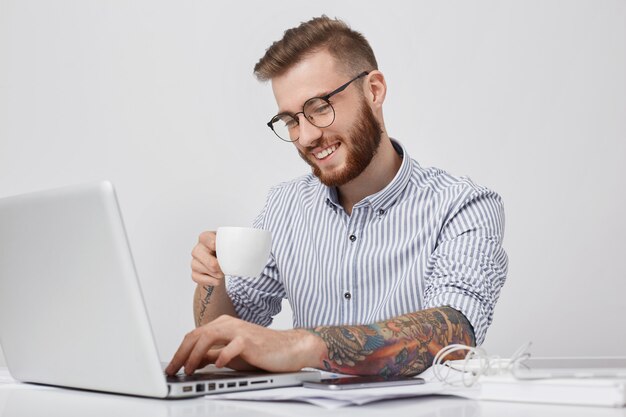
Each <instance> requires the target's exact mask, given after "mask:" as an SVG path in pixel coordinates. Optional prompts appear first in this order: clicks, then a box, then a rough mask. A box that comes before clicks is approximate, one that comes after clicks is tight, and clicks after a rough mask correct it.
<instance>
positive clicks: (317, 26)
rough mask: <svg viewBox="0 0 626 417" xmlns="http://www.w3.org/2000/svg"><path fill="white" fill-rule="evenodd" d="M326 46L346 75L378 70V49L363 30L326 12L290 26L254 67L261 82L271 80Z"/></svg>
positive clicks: (255, 73)
mask: <svg viewBox="0 0 626 417" xmlns="http://www.w3.org/2000/svg"><path fill="white" fill-rule="evenodd" d="M323 49H325V50H327V51H328V52H330V54H331V55H332V56H333V57H334V58H335V59H336V61H337V63H338V64H339V68H340V70H341V71H344V72H346V73H347V74H346V75H349V76H352V75H354V74H356V73H358V72H360V71H372V70H375V69H378V63H377V62H376V57H375V56H374V51H372V47H371V46H370V44H369V43H368V42H367V39H365V37H364V36H363V35H362V34H361V33H359V32H357V31H354V30H352V29H350V27H349V26H348V25H347V24H346V23H345V22H343V21H341V20H339V19H331V18H329V17H328V16H325V15H322V16H320V17H316V18H313V19H311V20H309V21H308V22H302V23H301V24H300V26H298V27H295V28H291V29H287V30H286V31H285V33H284V35H283V38H282V39H280V40H279V41H276V42H274V43H273V44H272V45H271V46H270V47H269V48H268V49H267V50H266V51H265V55H263V57H262V58H261V59H260V60H259V62H257V64H256V65H255V66H254V75H255V76H256V77H257V79H258V80H259V81H268V80H271V79H272V78H274V77H277V76H280V75H282V74H284V73H285V72H286V71H287V70H288V69H289V68H291V67H292V66H294V65H295V64H297V63H298V62H300V61H302V60H303V59H304V58H306V57H307V56H308V55H311V54H313V53H315V52H317V51H320V50H323Z"/></svg>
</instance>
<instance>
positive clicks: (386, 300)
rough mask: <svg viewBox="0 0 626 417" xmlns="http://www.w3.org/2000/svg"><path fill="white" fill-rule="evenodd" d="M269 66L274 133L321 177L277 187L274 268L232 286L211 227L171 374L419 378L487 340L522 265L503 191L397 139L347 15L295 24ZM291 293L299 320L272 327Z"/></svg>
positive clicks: (367, 54) (267, 58)
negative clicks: (510, 272) (189, 325)
mask: <svg viewBox="0 0 626 417" xmlns="http://www.w3.org/2000/svg"><path fill="white" fill-rule="evenodd" d="M254 72H255V75H256V76H257V78H258V79H259V80H262V81H271V85H272V90H273V93H274V97H275V99H276V103H277V105H278V112H277V114H276V115H275V116H273V117H272V118H271V119H270V121H269V122H268V126H269V128H270V129H271V130H272V131H273V133H272V134H273V135H275V136H277V137H278V138H279V139H280V140H283V141H286V142H291V143H293V145H294V146H295V147H296V149H297V151H298V153H299V155H300V157H301V158H302V159H304V161H306V163H307V164H309V165H310V167H311V170H312V173H310V174H308V175H305V176H303V177H301V178H298V179H295V180H292V181H290V182H286V183H283V184H280V185H278V186H276V187H274V188H273V189H272V190H270V192H269V195H268V197H267V202H266V204H265V207H264V208H263V209H262V211H261V213H260V214H259V216H258V217H257V219H256V220H255V223H254V226H255V227H257V228H263V229H267V230H270V231H271V232H272V240H273V242H272V250H271V255H270V258H269V260H268V263H267V265H266V267H265V270H264V271H263V273H262V274H261V275H260V276H258V277H229V279H228V281H225V276H224V274H223V272H222V270H221V268H220V266H219V262H218V260H217V258H216V254H215V233H214V232H204V233H202V234H201V235H200V238H199V242H198V244H197V245H196V246H195V248H194V249H193V252H192V258H193V259H192V265H191V266H192V278H193V280H194V281H195V282H196V283H197V284H198V285H197V289H196V293H195V295H194V313H195V319H196V325H197V327H196V329H195V330H193V331H191V332H190V333H188V334H187V336H186V337H185V339H184V340H183V342H182V344H181V346H180V348H179V349H178V351H177V352H176V354H175V356H174V358H173V359H172V362H171V363H170V365H169V367H168V368H167V370H166V372H167V373H168V374H170V375H173V374H175V373H176V372H177V371H178V370H179V369H180V368H181V367H183V366H184V369H185V372H186V373H187V374H191V373H193V372H194V371H195V370H196V369H199V368H200V367H203V366H205V365H207V364H210V363H214V364H215V365H217V366H218V367H223V366H228V367H231V368H235V369H244V368H249V367H253V368H260V369H264V370H268V371H275V372H287V371H295V370H299V369H301V368H304V367H313V368H318V369H323V370H328V371H335V372H341V373H348V374H360V375H371V374H378V375H384V376H392V375H415V374H418V373H420V372H422V371H424V369H426V368H427V367H429V366H430V365H431V364H432V360H433V357H434V356H435V355H436V354H437V352H438V351H439V350H440V349H441V348H443V347H445V346H447V345H449V344H453V343H461V344H465V345H470V346H474V345H478V344H480V343H482V342H483V340H484V339H485V334H486V332H487V328H488V327H489V325H490V324H491V322H492V319H493V311H494V307H495V304H496V301H497V299H498V297H499V294H500V289H501V287H502V285H503V284H504V281H505V278H506V272H507V264H508V260H507V256H506V253H505V252H504V250H503V248H502V245H501V244H502V239H503V234H504V211H503V206H502V202H501V199H500V197H499V196H498V195H497V194H496V193H494V192H492V191H490V190H488V189H487V188H485V187H481V186H479V185H476V184H475V183H473V182H472V181H471V180H470V179H468V178H465V177H454V176H452V175H450V174H448V173H446V172H445V171H442V170H440V169H436V168H423V167H421V166H420V165H419V164H418V163H417V162H416V161H415V160H413V159H411V158H410V157H409V155H408V153H407V150H406V149H405V148H404V147H403V146H402V144H401V143H400V142H399V141H398V140H394V139H391V138H390V137H389V136H388V134H387V129H386V126H385V122H384V119H383V103H384V101H385V95H386V93H387V86H386V82H385V77H384V76H383V74H382V72H380V71H379V70H378V64H377V62H376V58H375V56H374V53H373V51H372V48H371V47H370V45H369V43H368V42H367V40H366V39H365V37H364V36H363V35H362V34H360V33H358V32H356V31H354V30H352V29H351V28H350V27H348V26H347V25H346V24H345V23H344V22H342V21H340V20H337V19H330V18H328V17H326V16H322V17H319V18H314V19H312V20H310V21H308V22H304V23H302V24H301V25H299V26H298V27H295V28H292V29H289V30H287V31H286V32H285V34H284V36H283V38H282V39H281V40H279V41H277V42H275V43H274V44H272V45H271V46H270V47H269V48H268V50H267V51H266V53H265V55H264V56H263V57H262V58H261V60H260V61H259V62H258V63H257V64H256V66H255V68H254ZM268 133H271V132H268ZM284 298H286V299H287V300H288V301H289V303H290V305H291V308H292V310H293V324H294V328H293V329H290V330H273V329H269V328H268V327H267V326H269V325H270V324H271V323H272V318H273V317H274V316H275V315H276V314H277V313H278V312H279V311H280V308H281V302H282V300H283V299H284Z"/></svg>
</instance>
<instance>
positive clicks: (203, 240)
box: [198, 231, 217, 255]
mask: <svg viewBox="0 0 626 417" xmlns="http://www.w3.org/2000/svg"><path fill="white" fill-rule="evenodd" d="M216 236H217V235H216V233H215V232H213V231H209V232H202V233H200V236H199V237H198V243H200V244H202V245H204V246H206V247H207V248H208V249H209V250H210V251H211V252H212V253H213V255H215V237H216Z"/></svg>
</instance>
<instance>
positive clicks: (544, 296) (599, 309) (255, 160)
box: [0, 0, 626, 364]
mask: <svg viewBox="0 0 626 417" xmlns="http://www.w3.org/2000/svg"><path fill="white" fill-rule="evenodd" d="M322 13H325V14H327V15H329V16H331V17H334V16H337V17H340V18H343V19H344V20H346V21H347V22H348V23H349V24H350V25H351V26H352V27H353V28H354V29H356V30H359V31H362V32H363V33H364V34H365V35H366V37H367V38H368V39H369V41H370V42H371V44H372V46H373V48H374V50H375V52H376V54H377V58H378V61H379V65H380V69H381V70H382V71H383V73H384V74H385V75H386V77H387V82H388V88H389V91H388V94H387V102H386V105H385V118H386V125H387V128H388V131H389V132H390V135H391V136H392V137H396V138H398V139H400V140H401V141H402V142H403V143H404V144H405V146H406V147H407V148H408V151H409V153H410V155H411V156H412V157H413V158H415V159H417V160H418V161H419V162H420V163H421V164H422V165H423V166H438V167H440V168H444V169H446V170H448V171H449V172H451V173H453V174H457V175H464V174H465V175H469V176H470V177H471V178H472V179H474V180H475V181H476V182H478V183H481V184H483V185H486V186H488V187H490V188H492V189H495V190H496V191H498V192H499V193H500V194H501V195H502V196H503V198H504V202H505V206H506V214H507V225H506V237H505V248H506V249H507V251H508V254H509V257H510V269H509V277H508V281H507V283H506V285H505V287H504V289H503V292H502V295H501V298H500V302H499V304H498V307H497V309H496V313H495V321H494V324H493V326H492V328H491V330H490V332H489V334H488V336H487V342H486V344H485V346H486V347H487V349H488V350H489V352H490V353H495V354H500V355H508V354H510V353H512V351H513V350H515V348H517V347H518V346H519V345H521V344H522V343H524V342H526V341H528V340H532V341H534V345H533V350H532V351H533V352H534V353H535V354H543V355H558V354H566V355H608V354H622V355H624V354H626V331H624V325H623V317H624V310H625V309H624V307H623V298H624V295H625V294H626V267H625V263H624V262H623V259H624V256H625V255H626V254H625V253H624V249H625V248H626V245H625V244H624V236H626V221H625V220H624V219H625V216H624V213H623V211H624V208H623V207H624V202H625V201H624V194H625V192H624V189H625V188H626V187H625V182H626V181H625V178H626V149H625V148H626V140H625V139H626V138H625V136H626V75H625V74H626V2H624V1H597V0H589V1H580V0H578V1H546V0H541V1H464V0H463V1H461V0H459V1H446V2H441V1H428V2H424V1H419V2H417V1H410V2H409V1H406V2H398V1H396V2H394V1H388V2H371V3H368V2H365V1H363V0H358V1H342V2H336V1H315V2H294V1H275V0H271V1H252V0H250V1H222V2H211V1H208V0H205V1H187V0H183V1H162V0H158V1H154V0H131V1H121V0H120V1H107V0H97V1H96V0H74V1H69V0H63V1H54V2H51V1H46V0H19V1H18V0H0V197H1V196H6V195H11V194H17V193H22V192H27V191H33V190H38V189H43V188H48V187H57V186H63V185H69V184H76V183H82V182H87V181H94V180H99V179H104V178H107V179H110V180H112V181H113V182H114V183H115V184H116V186H117V191H118V197H119V198H120V204H121V207H122V210H123V213H124V216H125V220H126V225H127V228H128V234H129V238H130V242H131V245H132V248H133V251H134V254H135V260H136V264H137V269H138V271H139V274H140V280H141V285H142V288H143V291H144V295H145V298H146V302H147V306H148V310H149V314H150V317H151V321H152V325H153V328H154V331H155V333H156V337H157V343H158V347H159V350H160V354H161V356H162V358H163V360H167V359H169V357H170V355H171V354H172V353H173V352H174V350H175V348H176V347H177V345H178V343H179V341H180V338H181V337H182V335H183V334H184V333H185V332H186V331H188V330H189V329H191V327H192V326H193V321H192V309H191V296H192V292H193V288H194V286H193V283H192V281H191V279H190V271H189V261H190V251H191V248H192V247H193V245H194V243H195V240H196V237H197V235H198V233H199V232H201V231H202V230H205V229H214V228H216V227H217V226H219V225H247V224H250V223H251V221H252V219H253V218H254V217H255V215H256V214H257V212H258V211H259V209H260V208H261V206H262V204H263V202H264V198H265V195H266V192H267V190H268V188H269V187H270V186H271V185H273V184H276V183H278V182H281V181H284V180H288V179H291V178H293V177H296V176H299V175H301V174H303V173H305V172H307V170H308V168H307V166H305V165H304V163H303V162H302V161H301V160H300V158H299V157H298V156H297V154H296V152H295V150H294V149H293V147H292V145H289V144H285V143H281V142H280V141H278V140H277V139H276V138H274V137H273V136H272V134H271V132H270V131H269V130H268V129H267V128H266V127H265V125H264V124H265V122H266V121H267V120H268V119H269V117H270V116H271V115H272V114H273V113H274V112H275V109H276V107H275V103H274V100H273V96H272V94H271V90H270V87H269V85H267V84H261V83H258V82H257V81H256V80H255V79H254V77H253V76H252V68H253V66H254V64H255V63H256V61H257V60H258V59H259V58H260V57H261V56H262V54H263V52H264V50H265V49H266V48H267V47H268V46H269V45H270V44H271V42H273V41H275V40H277V39H279V38H280V36H281V35H282V32H283V31H284V30H285V29H287V28H289V27H292V26H295V25H297V24H298V23H299V22H300V21H303V20H308V19H310V18H311V17H313V16H318V15H320V14H322ZM32 240H33V261H34V262H36V259H37V247H39V246H41V245H46V244H48V242H42V241H39V240H38V239H37V236H32ZM42 279H45V277H42ZM110 301H111V303H112V304H115V300H110ZM25 302H27V300H25ZM33 308H34V309H36V308H37V306H33ZM42 314H45V312H44V311H42ZM16 319H17V318H16ZM290 320H291V319H290V312H289V310H288V308H285V309H284V311H283V313H281V315H280V316H279V317H278V318H277V319H276V322H275V326H276V327H279V328H286V327H289V326H290ZM24 331H28V329H24ZM2 362H3V359H2V356H1V353H0V364H2Z"/></svg>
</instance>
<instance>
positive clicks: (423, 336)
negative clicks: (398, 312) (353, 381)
mask: <svg viewBox="0 0 626 417" xmlns="http://www.w3.org/2000/svg"><path fill="white" fill-rule="evenodd" d="M311 332H313V333H314V334H316V335H318V336H319V337H321V338H322V340H323V341H324V343H325V344H326V347H327V349H328V355H327V356H326V357H324V358H323V364H324V368H325V369H326V370H328V371H333V372H341V373H347V374H361V375H370V374H378V375H383V376H391V375H416V374H418V373H420V372H422V371H424V370H425V369H426V368H428V367H429V366H430V365H431V364H432V361H433V358H434V357H435V355H436V354H437V352H439V350H440V349H442V348H443V347H445V346H447V345H449V344H453V343H462V344H465V345H470V346H474V344H475V340H474V332H473V329H472V326H471V325H470V324H469V322H468V321H467V319H466V318H465V316H464V315H463V314H461V313H459V312H458V311H457V310H455V309H453V308H451V307H439V308H432V309H428V310H422V311H418V312H415V313H410V314H406V315H403V316H399V317H394V318H392V319H390V320H386V321H382V322H379V323H375V324H370V325H363V326H329V327H317V328H315V329H313V330H311ZM460 358H462V354H461V353H459V354H457V355H456V356H455V357H452V356H450V359H460Z"/></svg>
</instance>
